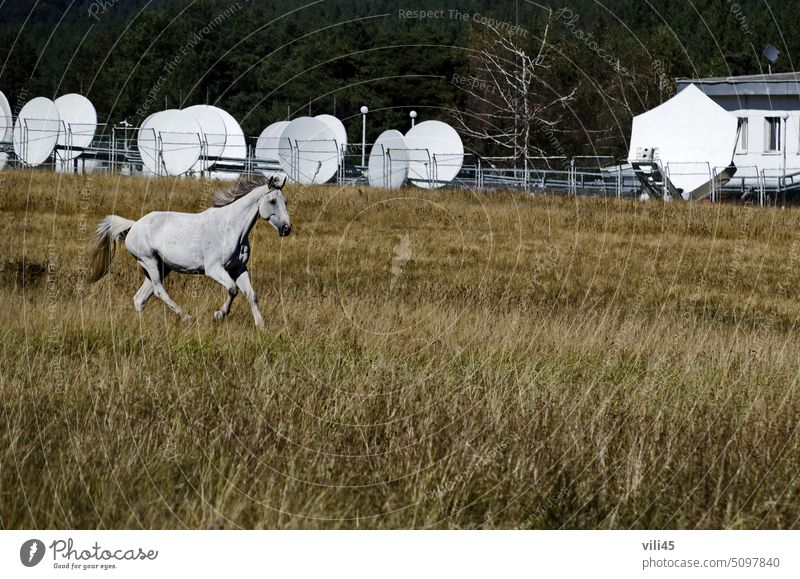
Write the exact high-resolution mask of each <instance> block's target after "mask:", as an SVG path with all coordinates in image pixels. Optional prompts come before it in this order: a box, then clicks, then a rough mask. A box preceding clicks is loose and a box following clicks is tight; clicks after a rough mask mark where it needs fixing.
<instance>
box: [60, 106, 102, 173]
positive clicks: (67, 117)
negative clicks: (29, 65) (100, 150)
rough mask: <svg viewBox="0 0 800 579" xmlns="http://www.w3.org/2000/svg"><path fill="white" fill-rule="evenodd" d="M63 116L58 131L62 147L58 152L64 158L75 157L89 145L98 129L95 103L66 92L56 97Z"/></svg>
mask: <svg viewBox="0 0 800 579" xmlns="http://www.w3.org/2000/svg"><path fill="white" fill-rule="evenodd" d="M56 108H58V115H59V116H60V117H61V127H60V131H59V133H58V145H59V146H60V147H64V148H60V149H59V150H58V151H57V152H56V154H57V155H58V156H59V157H60V158H61V159H64V160H69V159H75V158H77V157H79V156H80V154H81V153H82V152H83V149H85V148H87V147H89V146H90V145H91V144H92V140H93V139H94V134H95V132H96V131H97V111H95V109H94V105H93V104H92V103H91V102H90V101H89V99H87V98H86V97H84V96H81V95H79V94H74V93H73V94H65V95H63V96H60V97H58V98H57V99H56Z"/></svg>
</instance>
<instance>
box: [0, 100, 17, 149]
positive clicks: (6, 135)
mask: <svg viewBox="0 0 800 579" xmlns="http://www.w3.org/2000/svg"><path fill="white" fill-rule="evenodd" d="M13 134H14V119H13V117H12V116H11V105H10V104H9V103H8V99H7V98H6V95H4V94H3V91H0V143H8V142H9V141H11V139H12V137H13Z"/></svg>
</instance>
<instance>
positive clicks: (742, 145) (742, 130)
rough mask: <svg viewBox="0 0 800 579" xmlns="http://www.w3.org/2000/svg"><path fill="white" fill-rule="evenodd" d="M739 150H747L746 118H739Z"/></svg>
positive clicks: (744, 151)
mask: <svg viewBox="0 0 800 579" xmlns="http://www.w3.org/2000/svg"><path fill="white" fill-rule="evenodd" d="M739 152H740V153H746V152H747V119H739Z"/></svg>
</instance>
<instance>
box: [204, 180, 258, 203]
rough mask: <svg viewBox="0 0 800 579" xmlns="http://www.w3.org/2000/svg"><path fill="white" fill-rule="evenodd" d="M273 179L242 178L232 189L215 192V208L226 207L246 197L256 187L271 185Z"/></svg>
mask: <svg viewBox="0 0 800 579" xmlns="http://www.w3.org/2000/svg"><path fill="white" fill-rule="evenodd" d="M271 180H272V177H248V178H245V177H240V178H239V179H237V180H236V182H235V183H234V184H233V186H232V187H227V188H225V189H220V190H219V191H215V192H214V207H225V206H226V205H230V204H231V203H233V202H234V201H236V200H237V199H239V198H241V197H244V196H245V195H247V194H248V193H250V191H252V190H253V189H255V188H256V187H261V186H262V185H269V184H270V182H271Z"/></svg>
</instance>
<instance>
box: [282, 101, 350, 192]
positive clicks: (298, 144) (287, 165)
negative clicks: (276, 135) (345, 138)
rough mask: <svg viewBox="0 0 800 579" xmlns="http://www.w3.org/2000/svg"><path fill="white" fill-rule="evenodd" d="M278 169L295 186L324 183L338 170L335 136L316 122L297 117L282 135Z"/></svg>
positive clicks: (324, 126)
mask: <svg viewBox="0 0 800 579" xmlns="http://www.w3.org/2000/svg"><path fill="white" fill-rule="evenodd" d="M278 155H279V157H280V163H281V168H282V169H283V171H284V172H285V173H286V174H287V175H288V176H289V178H290V179H291V180H292V181H294V182H295V183H302V184H303V185H311V184H312V183H327V182H328V181H330V180H331V178H332V177H333V176H334V175H335V174H336V171H337V170H338V168H339V151H338V150H337V146H336V135H334V134H333V131H332V130H331V129H330V128H329V127H328V125H326V124H325V123H323V122H322V121H319V120H317V119H314V118H311V117H299V118H297V119H295V120H293V121H292V122H291V123H289V126H288V127H286V129H284V131H283V134H282V135H281V141H280V148H279V150H278Z"/></svg>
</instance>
